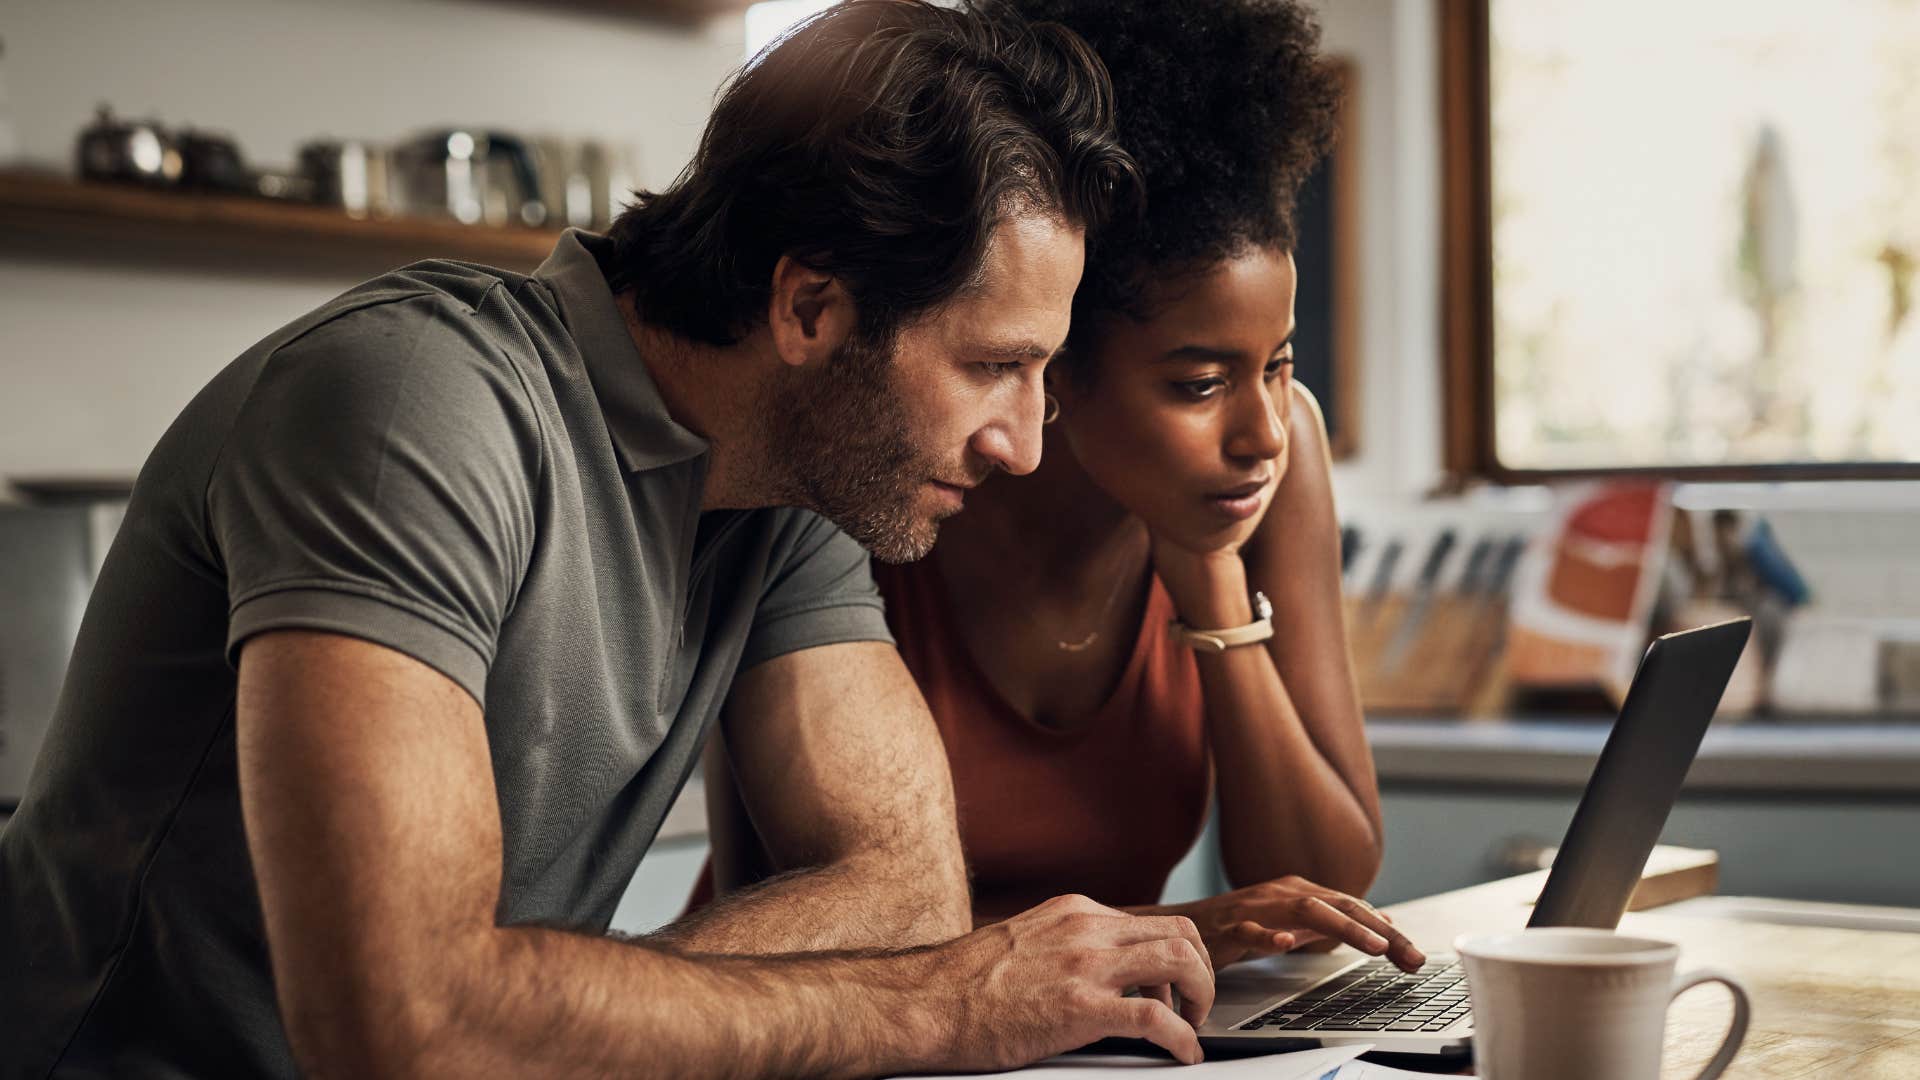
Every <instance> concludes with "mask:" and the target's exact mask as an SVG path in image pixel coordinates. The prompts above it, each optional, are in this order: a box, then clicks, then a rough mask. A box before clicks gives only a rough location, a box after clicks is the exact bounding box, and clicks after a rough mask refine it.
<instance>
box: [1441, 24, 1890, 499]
mask: <svg viewBox="0 0 1920 1080" xmlns="http://www.w3.org/2000/svg"><path fill="white" fill-rule="evenodd" d="M1435 2H1436V3H1437V4H1438V5H1439V20H1438V25H1439V34H1440V49H1439V53H1440V169H1441V193H1440V207H1441V211H1440V212H1441V256H1440V263H1441V265H1440V271H1441V272H1440V320H1441V397H1442V404H1443V408H1444V413H1443V416H1442V457H1441V463H1442V466H1443V467H1444V469H1445V471H1446V474H1447V476H1448V478H1449V480H1450V481H1451V482H1452V483H1453V484H1455V485H1458V484H1462V483H1465V482H1469V481H1474V480H1483V481H1491V482H1493V483H1496V484H1516V485H1517V484H1539V483H1546V482H1550V481H1555V480H1576V479H1591V478H1601V477H1626V478H1631V477H1642V478H1647V479H1671V480H1687V481H1712V482H1724V481H1761V482H1771V481H1788V480H1911V479H1920V462H1915V461H1855V462H1798V463H1776V464H1755V465H1662V466H1619V467H1595V468H1581V469H1522V468H1514V467H1511V466H1508V465H1505V464H1502V463H1501V461H1500V460H1499V455H1498V452H1497V447H1496V446H1495V444H1494V430H1495V426H1494V399H1493V385H1494V383H1493V363H1494V350H1493V346H1494V342H1493V326H1494V321H1493V113H1492V106H1493V86H1492V76H1491V64H1490V62H1491V60H1492V54H1493V39H1492V35H1493V26H1492V11H1491V8H1492V0H1435Z"/></svg>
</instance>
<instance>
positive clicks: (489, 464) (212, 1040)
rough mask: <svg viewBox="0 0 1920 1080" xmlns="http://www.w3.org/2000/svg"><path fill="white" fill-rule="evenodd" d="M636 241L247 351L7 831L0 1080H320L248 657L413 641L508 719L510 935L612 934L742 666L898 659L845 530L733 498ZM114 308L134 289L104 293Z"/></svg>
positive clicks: (369, 301) (429, 282) (102, 628)
mask: <svg viewBox="0 0 1920 1080" xmlns="http://www.w3.org/2000/svg"><path fill="white" fill-rule="evenodd" d="M604 255H605V253H604V241H603V240H601V239H600V238H597V237H593V236H590V235H587V234H581V233H568V234H567V235H566V236H565V237H564V238H563V239H562V240H561V241H560V243H559V245H558V246H557V247H556V248H555V250H554V253H553V256H552V257H551V258H549V259H548V260H547V262H546V263H545V264H544V265H543V266H542V267H541V268H540V269H539V270H538V271H536V272H535V273H534V274H533V275H532V276H530V277H528V276H521V275H518V274H510V273H506V272H503V271H499V270H492V269H488V268H485V267H479V266H470V265H465V264H461V263H453V262H425V263H419V264H416V265H414V266H410V267H407V268H406V269H403V270H399V271H396V272H394V273H392V274H388V275H387V276H385V277H382V278H379V279H376V280H374V281H371V282H368V283H367V284H365V285H362V286H360V287H358V288H356V289H354V290H353V291H351V292H349V293H347V294H345V295H344V296H341V297H339V298H338V299H336V300H334V301H332V302H331V303H329V304H327V305H326V306H325V307H323V308H321V309H320V310H318V311H316V312H314V313H313V314H311V315H308V316H306V317H305V318H302V319H300V320H298V321H297V322H295V323H293V324H292V325H290V326H288V327H286V328H285V329H283V330H281V331H279V332H278V333H276V334H274V335H273V336H272V337H269V338H268V339H266V340H265V341H263V342H261V343H260V344H259V345H256V346H255V347H254V348H253V349H251V350H249V351H248V352H247V353H246V354H245V355H244V356H242V357H240V359H238V360H237V361H235V362H234V363H233V364H232V365H230V366H229V367H227V368H226V370H225V371H223V372H222V373H221V374H220V375H219V376H217V377H216V378H215V379H214V380H213V382H212V383H210V384H209V385H208V386H207V387H206V389H205V390H203V391H202V392H201V393H200V395H199V396H198V397H196V398H195V399H194V401H193V402H192V404H190V405H189V406H188V407H187V409H186V411H185V412H183V413H182V414H181V416H180V418H179V419H178V420H177V421H176V422H175V423H174V425H173V426H172V428H171V429H169V430H168V432H167V433H166V435H165V436H164V437H163V438H162V439H161V441H160V443H159V445H158V447H157V448H156V449H155V450H154V452H153V455H152V457H151V458H149V459H148V461H147V464H146V466H145V468H143V469H142V470H141V473H140V480H139V483H138V485H137V486H136V488H135V490H134V495H133V499H132V503H131V505H130V507H129V508H128V512H127V516H126V521H125V524H124V525H123V526H122V528H121V531H120V534H119V536H118V538H117V539H116V540H115V542H114V545H113V549H112V552H111V553H110V555H109V556H108V558H107V561H106V566H105V568H104V570H103V571H102V574H101V577H100V581H99V584H98V586H97V587H96V589H95V592H94V595H93V599H92V602H91V604H90V605H89V607H88V609H87V614H86V619H85V622H84V624H83V626H82V628H81V632H80V639H79V644H78V645H77V647H76V648H75V651H74V656H73V662H72V665H71V667H70V669H69V672H68V675H67V683H66V688H65V691H64V693H63V694H62V696H61V699H60V705H59V708H58V711H57V714H56V716H55V719H54V723H53V727H52V730H51V732H50V734H49V737H48V741H47V744H46V746H45V749H44V750H43V751H42V753H41V756H40V759H39V763H38V766H37V768H36V769H35V772H34V775H33V778H32V781H31V782H30V785H29V789H28V793H27V797H26V799H25V800H24V802H23V803H22V804H21V807H20V811H19V813H18V815H17V816H16V817H15V818H14V819H13V821H12V823H11V824H10V825H9V826H8V827H7V828H6V831H5V833H4V834H0V1076H5V1077H11V1076H16V1075H24V1076H43V1075H48V1074H58V1075H92V1074H101V1075H104V1074H113V1075H160V1076H183V1075H193V1076H208V1075H216V1074H217V1075H249V1074H256V1075H279V1076H286V1075H291V1074H292V1073H293V1071H294V1070H293V1062H292V1060H291V1057H290V1056H289V1053H288V1048H287V1043H286V1038H285V1035H284V1034H283V1031H282V1028H281V1025H280V1019H279V1015H278V1011H277V1009H276V1007H275V1002H274V995H273V987H272V985H271V981H270V976H269V973H268V967H267V951H266V941H265V932H264V930H263V928H262V923H261V914H260V905H259V898H258V894H257V892H256V889H255V885H254V879H253V873H252V868H251V865H250V863H249V860H248V855H247V849H246V842H245V836H244V834H243V832H242V826H241V818H240V804H239V798H238V793H237V788H236V768H235V756H234V726H233V720H234V687H235V672H234V661H235V659H236V657H237V656H238V653H239V649H240V646H241V644H242V643H243V642H244V641H245V640H246V639H247V638H248V637H249V636H250V635H253V634H257V633H260V632H261V631H265V630H272V629H278V628H288V627H298V628H310V629H321V630H330V631H335V632H338V633H342V634H349V635H352V636H354V637H359V638H365V639H367V640H370V641H374V642H378V643H379V644H382V645H385V646H388V647H390V648H393V649H397V650H399V651H401V652H403V653H406V654H408V655H409V656H413V657H415V658H417V659H419V660H421V661H423V662H425V663H427V664H430V665H432V666H433V667H434V668H437V669H438V670H440V671H441V672H443V673H445V674H446V675H447V676H448V677H449V678H451V679H453V680H454V681H455V682H457V683H459V684H460V686H462V687H464V688H465V689H466V690H467V691H468V692H469V693H471V694H472V695H473V696H474V697H475V698H476V699H478V700H479V701H480V703H481V704H482V706H483V707H484V710H485V716H486V727H487V738H488V743H489V746H490V749H491V753H492V759H493V772H494V779H495V783H496V784H497V785H498V788H499V798H500V814H501V823H502V826H503V828H504V841H505V868H504V869H505V873H504V880H503V881H502V891H501V897H500V910H499V919H500V922H501V923H503V924H506V923H542V924H546V925H552V926H563V927H570V928H573V929H576V930H579V931H582V932H586V933H601V932H604V931H605V929H606V926H607V923H608V920H609V919H611V918H612V916H613V910H614V905H615V903H616V902H617V901H618V900H619V898H620V895H621V891H622V890H623V888H624V887H625V886H626V884H627V881H628V878H629V877H630V876H631V875H632V873H633V870H634V867H635V865H637V864H638V863H639V861H640V856H641V855H642V853H644V852H645V851H646V850H647V847H648V845H649V844H650V843H652V841H653V837H654V833H655V831H656V830H657V829H658V828H659V825H660V820H661V817H662V816H663V815H664V814H665V813H666V810H667V807H668V804H669V803H670V802H671V801H672V799H673V797H674V794H675V793H676V792H677V791H678V790H679V789H680V786H681V784H682V783H683V782H684V781H685V779H686V777H687V774H688V772H689V770H690V769H691V767H692V765H693V764H694V762H695V760H696V758H697V756H698V752H699V748H700V745H701V743H702V741H703V738H704V736H705V734H706V732H707V730H708V727H709V725H710V724H711V722H712V721H713V718H714V717H715V715H716V714H717V712H718V711H719V708H720V705H721V702H722V700H723V699H724V698H725V697H726V694H727V691H728V688H729V686H730V685H731V683H732V682H733V679H734V676H735V674H736V673H737V672H739V671H741V670H744V669H746V668H749V667H751V666H753V665H755V664H758V663H760V662H762V661H764V660H768V659H770V658H772V657H775V656H779V655H781V654H784V653H788V652H792V651H795V650H799V649H806V648H810V647H813V646H817V645H824V644H828V643H832V642H841V641H855V640H866V641H884V640H889V639H888V636H887V630H886V625H885V622H884V620H883V619H882V615H881V608H880V600H879V597H878V595H877V593H876V592H875V590H874V588H873V583H872V580H871V578H870V576H869V574H868V570H867V561H866V555H865V553H864V552H862V551H861V550H860V549H859V548H858V547H857V546H856V545H855V544H854V543H853V542H852V541H851V540H849V539H847V537H846V536H844V535H843V534H841V533H840V532H838V531H837V530H835V529H834V528H833V527H832V526H830V525H829V524H827V523H826V522H825V521H824V520H822V519H820V518H819V517H817V516H815V515H813V514H811V513H807V512H804V511H799V510H790V509H778V510H758V511H742V512H712V513H705V514H703V513H701V511H700V498H701V488H702V484H703V481H704V478H705V475H706V467H707V445H706V443H705V442H704V441H703V440H702V439H700V438H699V437H697V436H695V435H694V434H693V433H692V432H690V431H688V430H687V429H685V428H683V427H681V426H679V425H678V424H676V423H675V422H674V421H673V419H672V418H671V417H670V416H669V415H668V414H667V410H666V408H665V406H664V405H663V404H662V402H661V399H660V396H659V394H658V392H657V391H656V390H655V388H654V386H653V384H652V382H651V380H650V378H649V376H648V374H647V371H646V368H645V367H644V366H643V365H642V363H641V360H640V357H639V355H638V354H637V353H636V352H635V349H634V346H633V343H632V339H631V338H630V337H629V336H628V334H627V331H626V328H625V326H624V324H623V323H622V321H621V318H620V314H619V312H618V310H617V309H616V308H615V307H614V304H613V298H612V296H611V295H610V294H609V292H608V289H607V285H606V281H605V278H604V276H603V274H602V271H601V268H600V265H599V262H598V259H599V258H603V257H604ZM103 302H110V300H108V299H106V298H103Z"/></svg>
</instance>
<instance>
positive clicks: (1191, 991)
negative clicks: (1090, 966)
mask: <svg viewBox="0 0 1920 1080" xmlns="http://www.w3.org/2000/svg"><path fill="white" fill-rule="evenodd" d="M1107 959H1108V961H1109V963H1110V964H1111V965H1112V966H1111V967H1109V968H1108V971H1107V975H1108V978H1109V980H1110V985H1113V986H1116V987H1127V986H1160V985H1170V986H1172V987H1173V988H1174V989H1175V990H1178V991H1179V992H1180V1015H1182V1016H1183V1017H1185V1018H1186V1020H1187V1022H1188V1023H1190V1024H1194V1025H1198V1024H1200V1023H1201V1022H1203V1021H1205V1020H1206V1018H1207V1013H1208V1012H1209V1011H1210V1010H1212V1008H1213V966H1212V965H1211V964H1210V963H1208V962H1207V958H1206V954H1205V953H1203V952H1200V951H1198V950H1195V949H1194V948H1193V946H1192V943H1191V942H1189V941H1187V940H1186V939H1185V938H1167V939H1165V940H1162V941H1143V942H1141V943H1140V944H1138V945H1129V946H1127V947H1126V948H1124V949H1116V950H1114V951H1113V952H1112V953H1110V954H1109V955H1108V957H1107Z"/></svg>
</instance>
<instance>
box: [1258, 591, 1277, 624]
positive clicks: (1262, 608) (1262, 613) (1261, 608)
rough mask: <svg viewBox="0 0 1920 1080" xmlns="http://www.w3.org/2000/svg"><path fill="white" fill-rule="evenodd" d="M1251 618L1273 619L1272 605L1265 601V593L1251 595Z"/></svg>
mask: <svg viewBox="0 0 1920 1080" xmlns="http://www.w3.org/2000/svg"><path fill="white" fill-rule="evenodd" d="M1253 617H1254V618H1255V619H1271V618H1273V603H1272V602H1271V601H1269V600H1268V599H1267V594H1266V593H1263V592H1256V593H1254V594H1253Z"/></svg>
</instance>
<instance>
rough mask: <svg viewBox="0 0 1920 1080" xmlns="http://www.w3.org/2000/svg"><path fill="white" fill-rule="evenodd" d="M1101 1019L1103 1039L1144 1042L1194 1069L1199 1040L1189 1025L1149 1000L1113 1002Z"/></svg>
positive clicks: (1117, 999) (1116, 1000) (1119, 999)
mask: <svg viewBox="0 0 1920 1080" xmlns="http://www.w3.org/2000/svg"><path fill="white" fill-rule="evenodd" d="M1108 1008H1109V1010H1110V1011H1109V1012H1108V1013H1107V1014H1106V1015H1105V1016H1103V1017H1101V1020H1102V1021H1103V1022H1102V1024H1101V1032H1102V1034H1103V1036H1118V1037H1121V1038H1127V1039H1145V1040H1147V1041H1148V1042H1150V1043H1152V1044H1154V1045H1155V1046H1158V1047H1160V1048H1161V1049H1163V1050H1165V1051H1166V1052H1167V1053H1169V1054H1172V1055H1173V1056H1174V1057H1175V1058H1176V1059H1178V1060H1179V1062H1180V1063H1181V1064H1182V1065H1198V1064H1199V1063H1200V1061H1201V1058H1202V1057H1204V1055H1203V1054H1201V1053H1200V1037H1199V1036H1198V1035H1196V1034H1194V1031H1193V1025H1191V1024H1189V1023H1187V1022H1186V1021H1184V1020H1182V1019H1180V1017H1179V1016H1177V1015H1175V1013H1174V1011H1173V1010H1172V1009H1169V1008H1167V1007H1166V1006H1165V1005H1162V1004H1161V1003H1159V1002H1158V1001H1154V1000H1153V999H1151V998H1115V999H1114V1001H1113V1003H1112V1005H1110V1006H1108Z"/></svg>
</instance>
